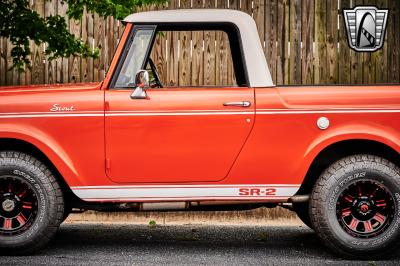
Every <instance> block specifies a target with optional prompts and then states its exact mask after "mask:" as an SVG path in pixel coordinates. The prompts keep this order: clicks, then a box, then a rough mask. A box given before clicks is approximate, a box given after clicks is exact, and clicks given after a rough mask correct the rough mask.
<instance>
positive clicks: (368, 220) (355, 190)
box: [336, 180, 394, 238]
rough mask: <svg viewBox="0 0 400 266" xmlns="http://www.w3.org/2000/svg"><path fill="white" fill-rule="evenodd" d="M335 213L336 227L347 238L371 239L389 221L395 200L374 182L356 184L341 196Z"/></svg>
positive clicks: (381, 230)
mask: <svg viewBox="0 0 400 266" xmlns="http://www.w3.org/2000/svg"><path fill="white" fill-rule="evenodd" d="M336 213H337V219H338V222H339V224H340V225H341V226H342V228H343V229H344V230H345V231H346V232H347V233H349V234H350V235H352V236H354V237H358V238H369V237H374V236H377V235H379V234H381V233H383V232H384V231H385V229H386V228H387V227H388V226H389V225H390V223H391V222H392V220H393V218H394V199H393V196H392V194H391V193H390V192H389V190H388V189H387V188H386V187H384V186H383V185H382V184H380V183H378V182H376V181H373V180H362V181H357V182H355V183H353V184H351V185H350V186H349V187H347V188H346V189H345V190H344V191H343V192H342V193H341V194H340V196H339V198H338V201H337V205H336Z"/></svg>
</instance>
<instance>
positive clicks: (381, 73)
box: [373, 0, 391, 83]
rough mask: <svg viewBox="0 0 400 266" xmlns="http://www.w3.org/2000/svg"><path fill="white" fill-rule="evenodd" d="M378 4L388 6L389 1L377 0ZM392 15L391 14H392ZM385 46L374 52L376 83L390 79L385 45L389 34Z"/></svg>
mask: <svg viewBox="0 0 400 266" xmlns="http://www.w3.org/2000/svg"><path fill="white" fill-rule="evenodd" d="M376 6H377V7H378V8H388V7H389V6H388V1H387V0H377V1H376ZM390 15H391V14H390ZM383 41H384V46H383V48H382V49H380V50H378V51H376V52H375V53H373V56H374V63H375V83H386V82H387V81H388V75H389V73H388V71H386V69H387V63H388V60H387V58H388V49H387V48H388V46H387V45H385V43H386V42H387V34H386V35H385V38H384V40H383Z"/></svg>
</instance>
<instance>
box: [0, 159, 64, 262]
mask: <svg viewBox="0 0 400 266" xmlns="http://www.w3.org/2000/svg"><path fill="white" fill-rule="evenodd" d="M1 178H3V181H4V180H6V178H8V179H7V180H6V181H4V182H12V180H16V181H15V182H17V181H18V182H25V184H27V186H31V187H30V189H31V190H30V191H31V193H32V195H36V196H37V201H36V204H35V205H34V206H36V209H37V210H36V214H35V216H32V217H34V218H32V219H31V221H30V223H29V224H27V226H26V227H25V228H24V230H22V231H21V232H18V231H17V232H14V234H10V233H8V232H7V231H6V230H3V231H2V232H0V252H1V253H2V254H7V255H25V254H31V253H33V252H35V251H37V250H39V249H41V248H42V247H44V246H45V245H46V244H47V243H48V242H49V241H50V240H51V239H52V237H53V236H54V235H55V233H56V231H57V229H58V227H59V225H60V223H61V222H62V219H63V216H64V199H63V193H62V191H61V189H60V186H59V184H58V183H57V180H56V178H55V177H54V175H53V174H52V173H51V171H50V170H49V169H48V168H47V167H46V166H45V165H44V164H43V163H41V162H40V161H39V160H37V159H35V158H34V157H32V156H30V155H28V154H25V153H21V152H15V151H3V152H0V180H1ZM9 180H11V181H9ZM16 190H17V189H16ZM15 194H17V192H16V193H15ZM0 197H1V195H0ZM3 197H4V195H3ZM1 207H2V206H0V208H1ZM31 208H32V207H31ZM3 220H4V221H5V219H4V218H3ZM14 224H15V223H14ZM28 225H29V226H28ZM0 226H1V224H0ZM3 229H4V224H3Z"/></svg>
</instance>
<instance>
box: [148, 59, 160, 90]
mask: <svg viewBox="0 0 400 266" xmlns="http://www.w3.org/2000/svg"><path fill="white" fill-rule="evenodd" d="M149 64H150V68H151V71H152V72H153V75H154V82H155V83H154V84H151V85H150V87H151V88H156V87H158V88H162V87H163V85H162V83H161V80H160V76H159V75H158V72H157V68H156V66H155V65H154V62H153V60H152V59H151V58H150V57H149Z"/></svg>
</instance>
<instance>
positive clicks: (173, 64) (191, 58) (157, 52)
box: [147, 29, 240, 87]
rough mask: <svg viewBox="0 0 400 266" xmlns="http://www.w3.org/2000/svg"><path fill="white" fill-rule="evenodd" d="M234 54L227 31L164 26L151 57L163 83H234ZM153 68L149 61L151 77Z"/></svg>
mask: <svg viewBox="0 0 400 266" xmlns="http://www.w3.org/2000/svg"><path fill="white" fill-rule="evenodd" d="M234 56H240V55H236V54H235V55H232V52H231V45H230V42H229V38H228V34H227V33H226V32H225V31H222V30H191V31H189V30H164V29H161V30H160V31H158V32H157V33H156V35H155V41H154V44H153V47H152V50H151V53H150V56H149V57H150V59H151V61H152V62H154V66H155V70H156V71H157V72H158V76H159V79H160V82H161V83H162V85H163V86H164V87H178V86H179V87H185V86H188V87H197V86H210V87H215V86H231V87H234V86H238V84H237V81H236V76H235V70H234V64H233V59H234V58H233V57H234ZM152 69H153V68H151V66H150V64H147V70H148V71H149V74H150V77H152V76H154V73H153V72H154V71H153V70H152Z"/></svg>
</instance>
